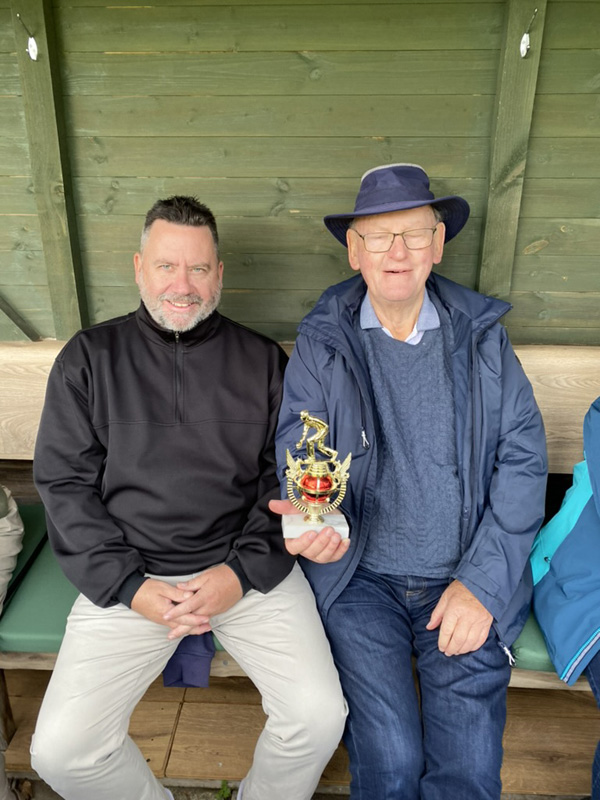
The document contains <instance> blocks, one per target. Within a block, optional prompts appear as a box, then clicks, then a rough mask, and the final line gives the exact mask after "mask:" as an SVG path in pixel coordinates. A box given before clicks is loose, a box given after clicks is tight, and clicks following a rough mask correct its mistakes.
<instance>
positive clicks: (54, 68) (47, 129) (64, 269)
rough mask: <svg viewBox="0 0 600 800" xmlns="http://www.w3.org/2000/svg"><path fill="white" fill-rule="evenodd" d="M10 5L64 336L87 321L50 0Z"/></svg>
mask: <svg viewBox="0 0 600 800" xmlns="http://www.w3.org/2000/svg"><path fill="white" fill-rule="evenodd" d="M11 5H12V17H13V26H14V30H15V41H16V44H17V58H18V63H19V73H20V77H21V86H22V91H23V105H24V108H25V122H26V126H27V138H28V142H29V157H30V160H31V176H32V183H33V188H34V194H35V198H36V203H37V211H38V216H39V222H40V229H41V234H42V246H43V249H44V256H45V261H46V269H47V274H48V287H49V290H50V299H51V303H52V312H53V317H54V327H55V333H56V337H57V338H58V339H66V338H68V337H69V336H71V335H72V334H73V333H75V332H76V331H77V330H79V329H80V328H81V327H85V326H86V325H87V324H88V312H87V304H86V299H85V290H84V284H83V278H82V270H81V263H80V253H79V243H78V237H77V225H76V218H75V208H74V205H73V193H72V191H71V178H70V172H69V166H68V163H69V162H68V158H67V153H66V152H65V142H66V137H65V136H64V124H63V112H62V95H61V92H60V90H59V71H58V63H57V54H56V44H55V31H54V21H53V18H52V2H51V0H12V2H11ZM17 15H19V16H17ZM24 26H27V29H28V30H29V32H31V33H32V34H33V36H34V37H35V40H36V43H37V49H38V55H37V60H36V61H34V60H32V59H31V58H30V57H29V55H28V54H27V52H26V49H27V45H28V33H27V32H26V30H25V27H24Z"/></svg>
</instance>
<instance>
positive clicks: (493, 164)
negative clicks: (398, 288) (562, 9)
mask: <svg viewBox="0 0 600 800" xmlns="http://www.w3.org/2000/svg"><path fill="white" fill-rule="evenodd" d="M536 9H537V13H535V16H534V17H533V20H532V16H533V14H534V12H535V11H536ZM545 19H546V0H535V1H534V0H531V2H524V0H508V4H507V19H506V25H505V36H504V43H503V47H502V55H501V61H500V68H499V72H498V88H497V92H496V114H495V122H494V129H493V132H492V140H491V141H492V145H491V161H490V184H489V193H488V204H487V212H486V216H485V224H484V231H483V240H482V241H483V245H482V254H481V267H480V272H479V281H478V289H479V291H480V292H484V293H485V294H490V295H493V296H494V297H502V298H506V297H508V295H509V293H510V287H511V281H512V271H513V263H514V257H515V244H516V239H517V229H518V225H519V214H520V210H521V198H522V194H523V179H524V175H525V166H526V164H527V147H528V143H529V132H530V129H531V118H532V114H533V103H534V99H535V89H536V84H537V77H538V70H539V63H540V55H541V49H542V39H543V33H544V23H545ZM530 22H531V28H530V30H529V36H530V43H531V46H530V49H529V51H528V53H527V56H526V57H525V58H523V57H522V56H521V54H520V51H519V45H520V42H521V38H522V36H523V34H524V33H525V32H526V30H527V28H528V26H529V23H530Z"/></svg>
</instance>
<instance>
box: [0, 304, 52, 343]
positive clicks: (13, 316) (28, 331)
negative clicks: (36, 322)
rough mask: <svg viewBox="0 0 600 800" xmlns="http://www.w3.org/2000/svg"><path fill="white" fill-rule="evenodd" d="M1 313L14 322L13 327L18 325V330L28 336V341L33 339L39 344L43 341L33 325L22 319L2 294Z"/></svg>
mask: <svg viewBox="0 0 600 800" xmlns="http://www.w3.org/2000/svg"><path fill="white" fill-rule="evenodd" d="M0 311H1V312H2V313H3V314H4V315H5V316H7V317H8V319H9V320H10V321H11V322H12V324H13V325H16V326H17V328H18V329H19V330H20V331H21V332H22V333H24V334H25V336H27V338H28V339H31V341H32V342H39V341H41V339H42V337H41V336H40V334H39V333H38V332H37V331H36V329H35V328H34V327H33V325H31V324H30V323H29V322H27V320H26V319H25V318H24V317H22V316H21V315H20V314H19V312H18V311H15V309H14V308H13V307H12V306H11V304H10V303H9V302H8V300H7V299H6V298H5V297H2V295H1V294H0Z"/></svg>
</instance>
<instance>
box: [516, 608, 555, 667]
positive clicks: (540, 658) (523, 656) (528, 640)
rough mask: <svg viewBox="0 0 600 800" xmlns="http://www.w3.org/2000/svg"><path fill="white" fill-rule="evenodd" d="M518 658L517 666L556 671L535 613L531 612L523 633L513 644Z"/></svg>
mask: <svg viewBox="0 0 600 800" xmlns="http://www.w3.org/2000/svg"><path fill="white" fill-rule="evenodd" d="M512 651H513V655H514V657H515V659H516V664H515V667H518V668H519V669H535V670H538V671H540V672H554V671H555V670H554V666H553V664H552V662H551V661H550V656H549V655H548V651H547V650H546V642H545V641H544V637H543V635H542V632H541V630H540V626H539V625H538V624H537V621H536V619H535V617H534V616H533V613H530V614H529V617H528V619H527V622H526V623H525V627H524V628H523V630H522V631H521V635H520V636H519V638H518V639H517V641H516V642H515V643H514V644H513V646H512Z"/></svg>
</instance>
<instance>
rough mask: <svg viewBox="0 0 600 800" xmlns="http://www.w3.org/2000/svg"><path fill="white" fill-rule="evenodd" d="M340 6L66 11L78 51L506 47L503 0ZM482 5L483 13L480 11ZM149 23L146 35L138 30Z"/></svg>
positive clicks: (67, 30)
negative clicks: (491, 0)
mask: <svg viewBox="0 0 600 800" xmlns="http://www.w3.org/2000/svg"><path fill="white" fill-rule="evenodd" d="M427 6H428V4H427V3H425V4H423V3H401V4H383V5H378V4H364V5H348V6H345V7H343V20H344V28H345V30H346V33H345V35H344V36H343V37H341V36H340V34H339V24H340V20H341V19H342V16H341V9H340V7H339V6H330V5H327V4H315V5H282V6H271V7H269V6H260V5H259V6H234V5H229V6H223V7H218V6H204V7H201V6H198V7H195V6H189V7H181V6H177V5H174V6H172V7H169V8H165V7H162V8H161V7H156V6H150V7H146V8H132V7H123V8H115V7H106V8H100V7H89V8H74V7H70V8H66V9H62V8H59V9H57V11H56V16H57V22H58V25H59V27H60V29H61V31H62V40H63V47H64V49H65V50H66V51H70V52H95V51H99V52H104V51H106V49H107V47H106V42H107V41H110V43H111V44H110V47H111V51H112V52H128V53H129V52H141V51H145V52H148V51H150V52H153V51H162V52H164V51H170V52H192V51H196V52H198V51H234V50H235V51H261V52H264V51H278V52H281V51H289V50H294V51H298V50H353V49H354V50H414V49H418V50H444V49H456V50H463V49H464V50H485V49H488V48H491V49H494V48H497V47H498V46H499V40H500V35H501V21H502V12H503V7H502V4H501V3H497V4H494V3H482V4H481V5H480V6H472V5H470V4H462V3H455V4H452V3H445V4H442V5H440V6H439V7H438V8H437V9H436V13H435V14H431V9H430V8H428V7H427ZM474 8H477V13H474V11H473V9H474ZM142 24H143V27H144V36H143V37H140V36H139V35H138V31H139V26H140V25H142Z"/></svg>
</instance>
